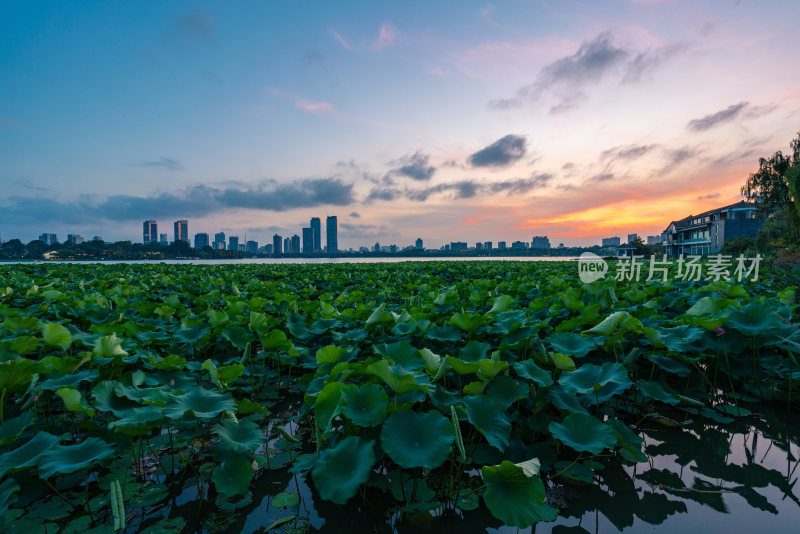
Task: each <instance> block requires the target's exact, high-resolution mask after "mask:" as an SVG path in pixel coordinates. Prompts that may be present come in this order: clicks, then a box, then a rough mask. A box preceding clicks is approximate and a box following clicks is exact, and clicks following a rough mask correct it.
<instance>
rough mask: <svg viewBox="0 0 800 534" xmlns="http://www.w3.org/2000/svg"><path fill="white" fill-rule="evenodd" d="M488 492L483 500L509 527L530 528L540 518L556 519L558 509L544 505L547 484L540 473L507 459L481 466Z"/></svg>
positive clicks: (494, 514) (543, 519)
mask: <svg viewBox="0 0 800 534" xmlns="http://www.w3.org/2000/svg"><path fill="white" fill-rule="evenodd" d="M482 473H483V480H484V482H485V483H486V493H484V494H483V501H484V502H485V503H486V506H487V507H488V508H489V511H491V512H492V515H493V516H495V517H496V518H497V519H499V520H500V521H502V522H503V523H505V524H506V525H508V526H512V527H517V528H528V527H530V526H531V525H533V524H535V523H537V522H539V521H553V520H554V519H555V517H556V511H555V509H553V508H551V507H550V506H548V505H546V504H544V497H545V494H544V484H542V480H541V479H540V478H539V477H538V476H537V475H534V476H528V475H527V474H526V473H525V470H524V469H523V468H522V467H520V466H518V465H514V464H513V463H511V462H509V461H508V460H504V461H503V462H502V463H500V464H499V465H494V466H489V465H485V466H483V468H482Z"/></svg>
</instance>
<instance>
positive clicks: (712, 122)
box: [686, 102, 749, 132]
mask: <svg viewBox="0 0 800 534" xmlns="http://www.w3.org/2000/svg"><path fill="white" fill-rule="evenodd" d="M748 105H749V103H748V102H739V103H738V104H731V105H730V106H728V107H727V108H725V109H723V110H722V111H717V112H716V113H712V114H710V115H706V116H705V117H702V118H700V119H692V120H690V121H689V124H687V125H686V127H687V128H688V129H689V130H692V131H695V132H702V131H705V130H709V129H711V128H713V127H715V126H719V125H720V124H724V123H726V122H730V121H732V120H733V119H735V118H736V117H737V116H739V115H740V114H741V112H742V111H743V110H744V108H746V107H747V106H748Z"/></svg>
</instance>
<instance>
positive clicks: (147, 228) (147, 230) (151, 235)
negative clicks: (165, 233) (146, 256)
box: [142, 220, 158, 244]
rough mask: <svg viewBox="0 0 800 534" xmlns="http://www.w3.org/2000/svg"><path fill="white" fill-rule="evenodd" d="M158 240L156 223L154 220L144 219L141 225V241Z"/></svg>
mask: <svg viewBox="0 0 800 534" xmlns="http://www.w3.org/2000/svg"><path fill="white" fill-rule="evenodd" d="M156 241H158V224H157V223H156V221H152V220H150V221H145V222H144V224H143V225H142V243H145V244H147V243H154V242H156Z"/></svg>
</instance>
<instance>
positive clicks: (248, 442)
mask: <svg viewBox="0 0 800 534" xmlns="http://www.w3.org/2000/svg"><path fill="white" fill-rule="evenodd" d="M211 431H212V432H214V433H215V434H216V435H217V436H219V443H220V445H222V446H223V447H224V448H226V449H228V450H230V451H232V452H234V453H237V454H247V453H252V452H255V451H256V449H258V448H259V447H260V446H262V445H264V444H265V443H266V441H267V439H266V437H265V436H264V432H263V431H262V430H261V428H260V427H259V426H258V425H257V424H255V423H254V422H253V421H248V420H247V419H243V420H241V421H235V420H233V419H225V420H223V421H222V422H220V423H217V424H216V425H214V426H213V427H212V428H211Z"/></svg>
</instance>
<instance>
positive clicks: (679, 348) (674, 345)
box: [658, 325, 706, 353]
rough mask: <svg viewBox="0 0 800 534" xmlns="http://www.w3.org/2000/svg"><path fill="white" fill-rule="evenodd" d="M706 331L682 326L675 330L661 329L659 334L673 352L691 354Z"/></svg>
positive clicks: (676, 327)
mask: <svg viewBox="0 0 800 534" xmlns="http://www.w3.org/2000/svg"><path fill="white" fill-rule="evenodd" d="M705 332H706V331H705V330H704V329H702V328H697V327H696V326H690V325H681V326H675V327H673V328H664V327H662V328H659V329H658V333H659V334H660V335H661V339H662V341H663V342H664V345H666V347H667V349H668V350H670V351H671V352H680V353H682V352H690V351H691V350H692V349H693V348H695V346H696V343H695V341H697V340H698V339H700V338H701V337H703V334H705Z"/></svg>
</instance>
